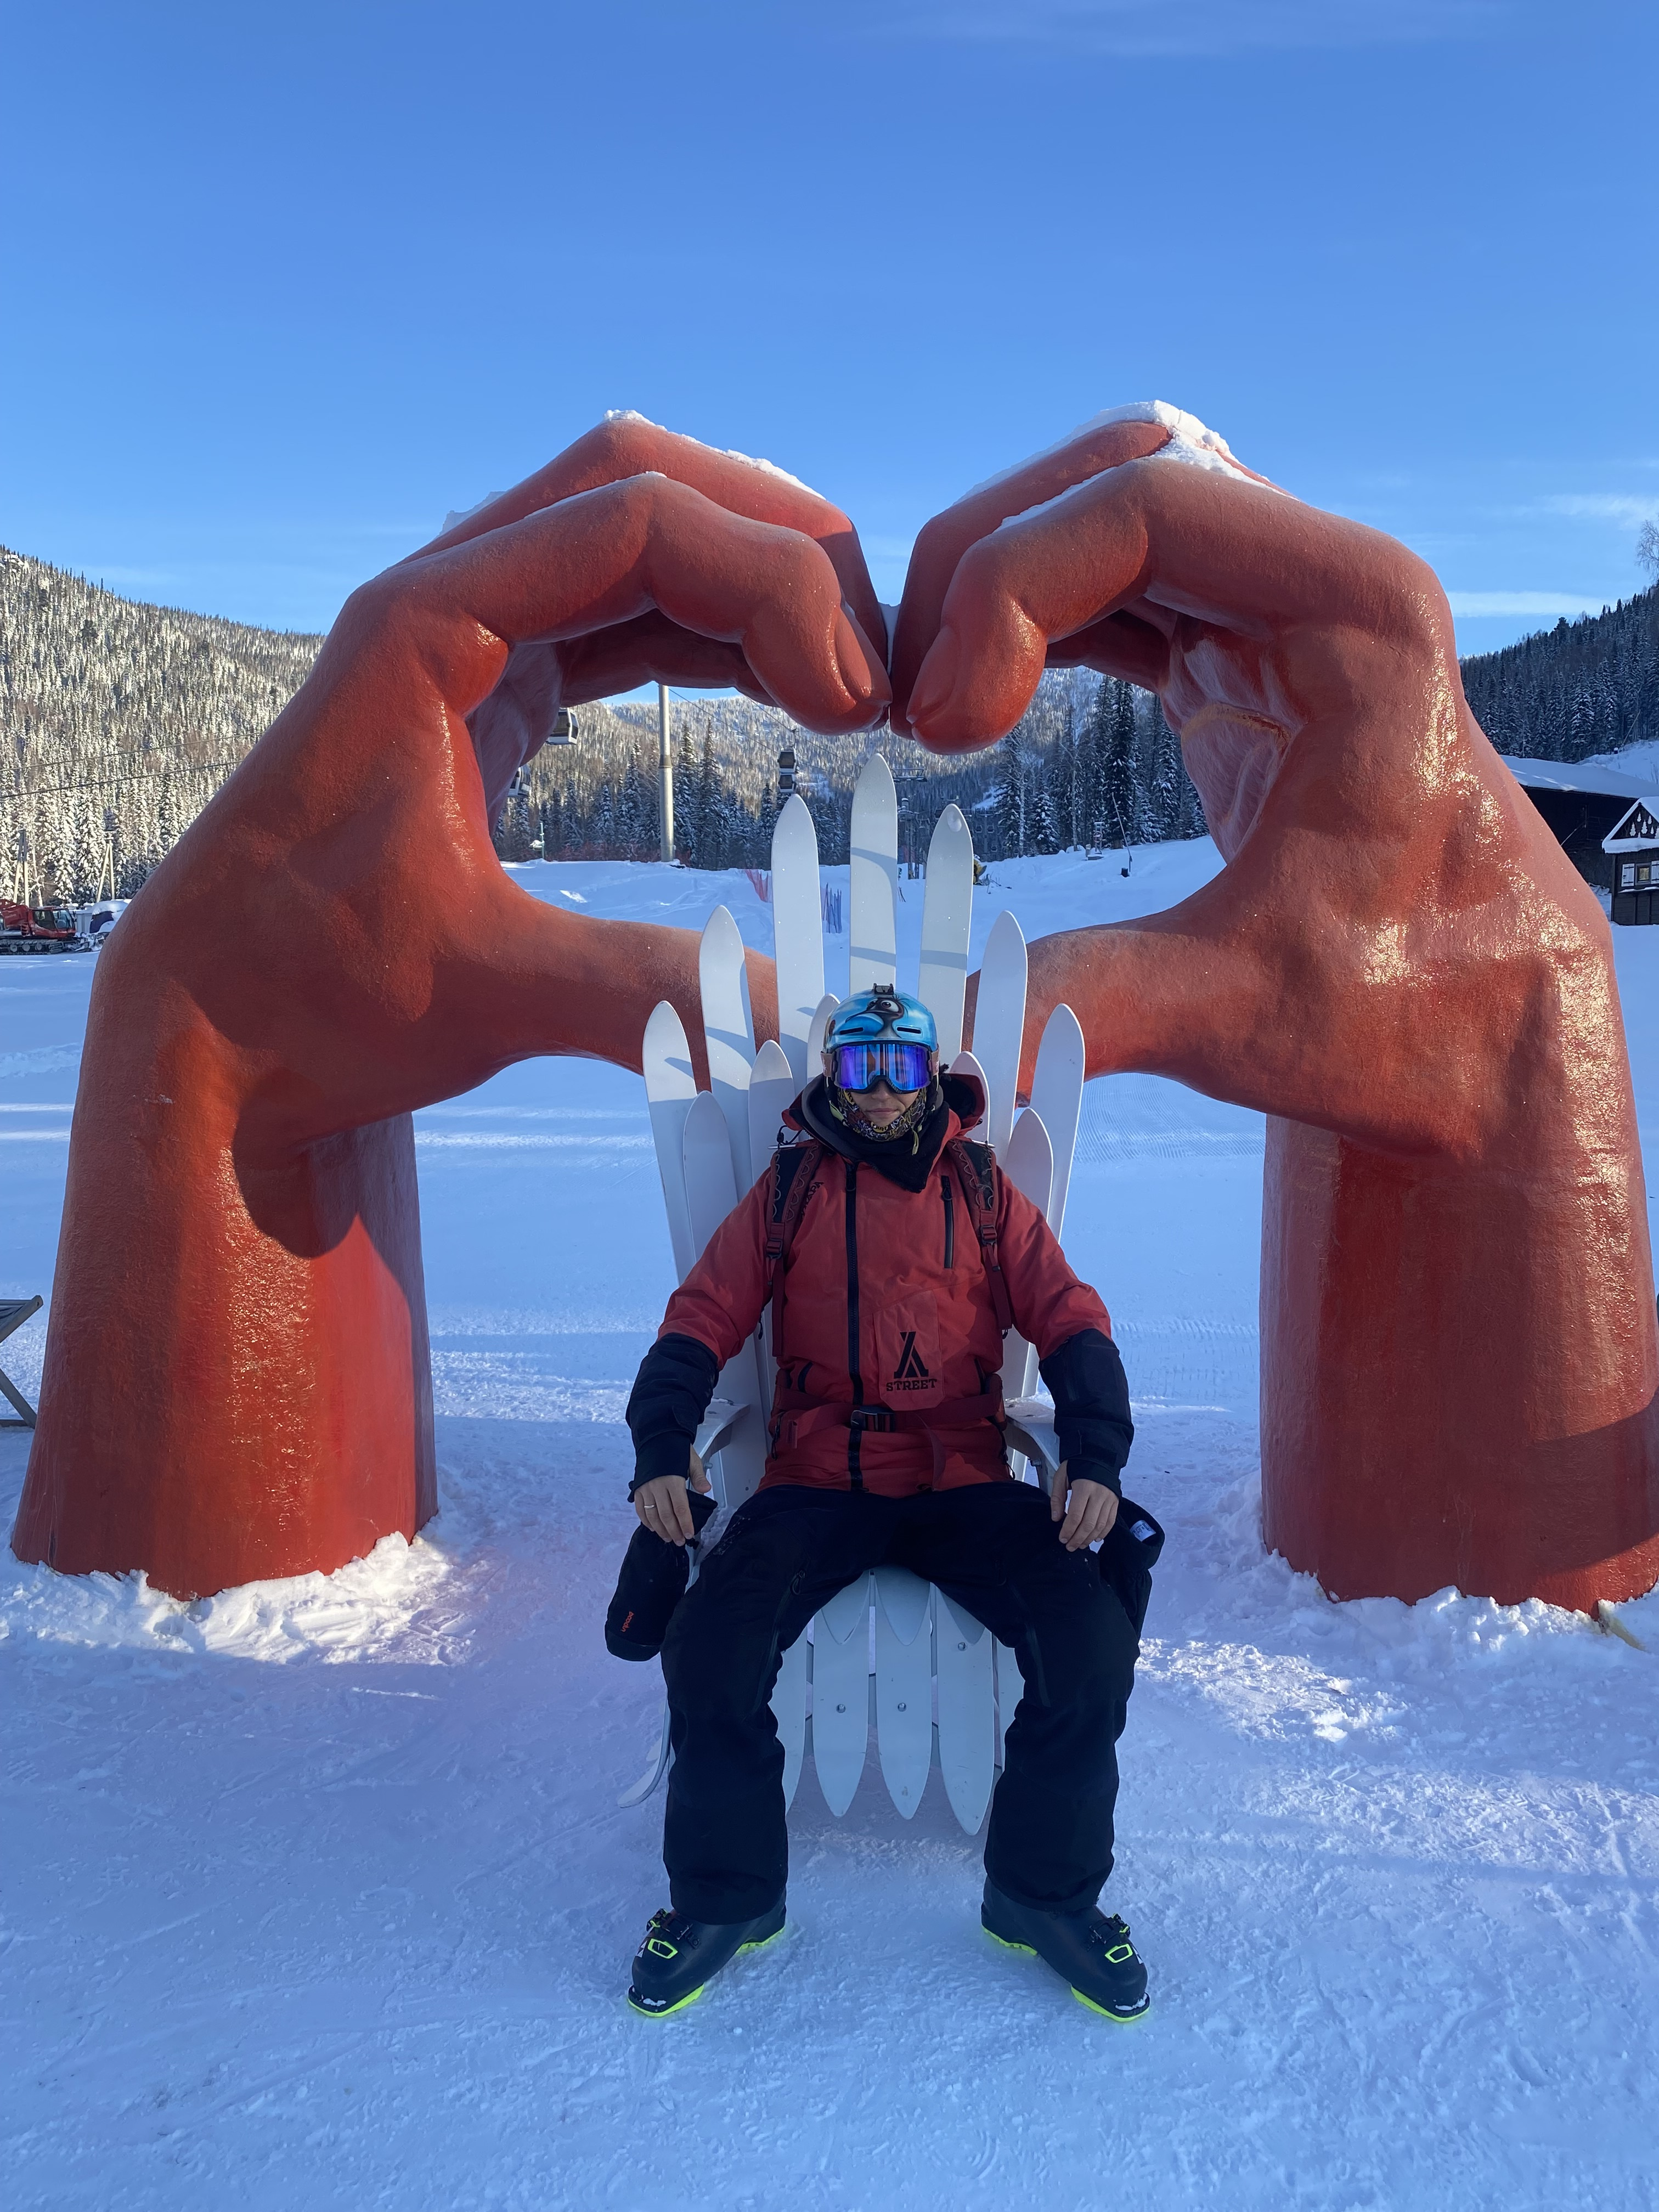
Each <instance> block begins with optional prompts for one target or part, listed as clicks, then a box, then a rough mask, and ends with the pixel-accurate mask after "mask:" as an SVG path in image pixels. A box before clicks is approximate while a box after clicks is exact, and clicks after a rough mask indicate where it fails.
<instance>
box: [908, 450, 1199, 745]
mask: <svg viewBox="0 0 1659 2212" xmlns="http://www.w3.org/2000/svg"><path fill="white" fill-rule="evenodd" d="M1169 437H1170V431H1169V429H1168V428H1167V426H1166V425H1165V424H1164V423H1163V422H1158V421H1151V420H1137V421H1125V420H1122V419H1121V416H1120V418H1118V419H1113V418H1111V417H1106V418H1102V419H1100V420H1098V421H1097V422H1093V423H1090V424H1085V427H1084V428H1082V429H1081V430H1079V431H1077V432H1075V433H1074V434H1073V435H1072V436H1071V437H1069V438H1067V439H1065V440H1063V441H1061V442H1060V444H1059V445H1057V446H1054V447H1051V448H1050V449H1049V450H1048V452H1046V453H1038V454H1036V455H1035V456H1033V458H1032V459H1030V460H1028V461H1023V462H1021V463H1020V465H1018V467H1017V468H1012V469H1009V470H1007V471H1005V472H1004V473H1003V474H1002V475H1000V476H998V477H993V478H992V479H991V481H990V482H989V483H984V484H981V485H978V486H976V487H975V489H974V490H972V491H970V492H969V494H968V495H967V496H966V497H965V498H963V499H960V500H958V501H957V503H956V505H955V506H954V507H947V508H946V509H945V513H943V514H939V515H935V516H934V518H933V520H932V521H931V522H929V523H928V524H927V526H926V527H925V528H924V529H923V531H922V532H921V536H920V537H919V538H917V540H916V544H915V550H914V552H913V553H912V554H911V556H910V566H909V569H908V573H907V574H906V576H905V579H904V598H903V600H902V604H901V605H900V608H899V616H898V623H897V626H896V631H895V635H894V639H893V658H892V676H893V699H894V704H895V711H894V715H893V726H894V728H895V729H896V730H897V731H898V732H900V733H901V734H902V733H904V732H906V731H907V730H908V727H909V724H908V720H907V718H906V714H905V711H904V710H905V702H906V701H907V700H908V697H909V694H910V689H911V686H912V685H913V684H915V679H916V675H917V671H919V670H920V668H921V664H922V662H923V660H924V659H926V658H927V653H929V651H930V650H931V648H932V647H933V641H934V639H935V637H936V636H937V635H938V634H939V620H940V616H941V613H942V611H943V609H944V605H945V595H946V594H947V592H949V591H950V588H951V581H952V579H953V578H954V577H955V574H956V572H957V564H958V562H960V561H961V559H962V557H963V554H965V553H966V552H967V550H968V549H969V546H970V545H974V544H977V543H978V542H979V540H980V539H981V538H985V537H988V536H989V535H990V533H991V532H993V531H994V530H996V529H997V528H999V527H1000V525H1001V524H1003V523H1004V522H1006V520H1008V519H1009V518H1010V516H1012V515H1018V514H1024V513H1029V512H1030V509H1032V508H1033V507H1042V506H1043V505H1045V504H1046V503H1047V502H1048V501H1049V500H1051V499H1056V498H1058V497H1059V496H1060V494H1061V493H1062V492H1066V491H1069V490H1071V489H1073V486H1074V485H1077V484H1079V483H1087V482H1088V481H1089V480H1090V478H1091V477H1097V476H1098V475H1100V474H1101V473H1102V471H1103V470H1106V469H1111V468H1116V467H1118V466H1119V465H1121V463H1122V462H1124V461H1131V460H1137V459H1140V458H1142V457H1143V456H1144V455H1146V454H1148V453H1156V452H1158V449H1159V448H1160V447H1162V446H1164V444H1166V443H1167V441H1168V440H1169Z"/></svg>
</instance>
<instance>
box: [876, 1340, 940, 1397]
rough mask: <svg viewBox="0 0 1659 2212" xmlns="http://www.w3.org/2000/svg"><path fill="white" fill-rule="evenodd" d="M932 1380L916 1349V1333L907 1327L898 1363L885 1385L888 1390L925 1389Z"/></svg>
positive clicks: (929, 1386)
mask: <svg viewBox="0 0 1659 2212" xmlns="http://www.w3.org/2000/svg"><path fill="white" fill-rule="evenodd" d="M932 1385H933V1376H931V1375H930V1374H929V1373H928V1371H927V1363H926V1361H925V1360H924V1359H923V1358H922V1356H921V1353H920V1352H918V1351H917V1350H916V1333H915V1329H913V1328H907V1329H906V1330H905V1332H904V1338H903V1342H902V1345H901V1346H900V1349H899V1356H898V1365H897V1366H896V1368H895V1369H894V1370H893V1379H892V1381H891V1382H890V1383H889V1384H888V1386H887V1387H888V1389H890V1390H927V1389H931V1388H932Z"/></svg>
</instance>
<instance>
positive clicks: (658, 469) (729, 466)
mask: <svg viewBox="0 0 1659 2212" xmlns="http://www.w3.org/2000/svg"><path fill="white" fill-rule="evenodd" d="M643 476H663V477H668V478H669V479H670V480H671V482H673V483H682V484H684V485H685V486H686V487H687V488H688V489H690V490H692V491H696V492H700V493H701V494H702V496H703V497H704V498H705V499H708V500H710V501H713V503H714V505H715V506H716V507H724V508H726V511H727V512H728V513H732V514H741V515H744V516H746V517H747V518H748V520H750V521H752V522H766V523H771V524H772V525H774V526H775V527H777V528H780V529H785V530H794V531H799V532H800V533H801V534H802V535H803V536H805V537H808V538H812V539H813V540H814V541H815V542H816V543H817V544H818V545H820V546H821V547H822V548H823V552H824V554H825V556H827V558H828V559H829V564H830V566H831V567H832V568H834V570H835V572H836V576H837V577H838V578H839V580H840V583H841V595H842V598H843V599H845V600H846V601H847V604H848V607H849V608H850V609H851V611H852V614H853V617H854V621H855V622H856V623H858V625H859V627H860V629H862V630H863V631H864V633H865V635H866V637H869V638H878V639H879V638H883V637H884V625H883V622H882V617H881V610H880V607H879V605H878V603H877V599H876V593H875V586H873V585H872V583H871V581H870V575H869V571H868V569H867V568H866V565H865V559H864V551H863V548H862V547H861V546H860V544H859V538H858V532H856V531H855V530H854V527H853V526H852V524H851V522H849V521H848V518H847V516H846V515H845V514H844V513H842V510H841V509H840V508H839V507H836V506H835V505H834V504H833V503H832V502H831V501H829V500H827V499H824V498H823V497H821V496H820V495H819V494H818V493H817V492H815V491H813V490H811V489H810V488H809V487H808V486H807V485H805V484H804V483H799V482H798V481H797V479H796V478H795V477H792V476H787V475H786V474H785V473H784V471H782V470H781V469H778V468H774V467H773V466H771V465H770V464H769V463H768V462H765V461H756V460H750V459H749V458H748V456H747V455H745V454H743V453H720V452H719V451H717V450H716V449H715V448H714V447H712V446H705V445H703V444H702V443H701V441H699V440H697V439H696V438H687V437H684V436H682V435H679V434H678V432H675V431H672V430H665V429H663V428H660V427H659V425H658V424H656V423H654V422H647V421H646V419H645V417H644V416H641V415H634V414H626V413H624V414H617V415H611V416H607V417H606V419H605V421H604V422H601V423H599V424H598V425H597V426H596V427H595V428H593V429H592V430H590V431H588V432H587V433H586V435H585V436H583V437H580V438H578V439H577V441H576V442H575V443H574V445H573V446H568V447H566V449H565V451H564V452H563V453H561V454H559V455H558V457H557V459H555V460H552V461H550V462H549V463H548V465H547V466H546V467H545V468H544V469H538V471H537V472H536V474H535V475H534V476H532V477H526V479H525V481H524V482H523V483H521V484H518V485H515V486H514V488H513V489H512V490H511V491H508V492H503V493H501V494H500V495H498V496H497V497H496V498H495V499H492V500H490V501H489V502H488V503H487V504H486V505H484V506H483V507H480V508H478V509H477V511H476V512H475V513H471V514H469V515H467V516H466V517H465V519H464V520H462V521H460V522H458V523H457V524H456V525H455V526H454V527H453V529H451V530H448V531H446V532H444V533H443V535H442V536H441V537H440V538H435V539H434V540H433V541H432V543H431V544H429V545H428V546H425V547H423V548H422V554H429V553H435V552H441V551H446V550H449V549H451V548H452V547H454V546H457V545H460V544H466V543H468V542H470V541H471V540H472V539H474V538H479V537H483V535H485V534H486V533H487V532H490V531H493V530H499V529H501V528H504V527H505V526H507V525H509V524H512V523H515V522H522V521H524V520H526V518H527V517H528V516H530V515H532V514H537V513H540V512H541V511H542V509H543V508H544V507H552V506H554V505H556V503H557V502H558V501H560V500H565V499H574V498H576V497H579V496H580V495H581V494H582V493H584V492H589V491H597V490H599V489H602V488H603V487H604V486H605V485H606V484H612V483H622V482H623V481H625V480H626V479H627V478H629V477H643ZM414 557H416V558H417V559H418V558H420V557H422V556H421V555H417V556H414Z"/></svg>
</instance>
